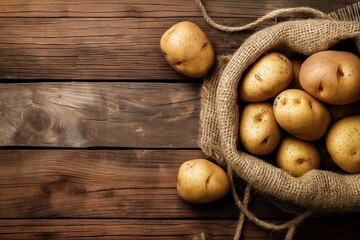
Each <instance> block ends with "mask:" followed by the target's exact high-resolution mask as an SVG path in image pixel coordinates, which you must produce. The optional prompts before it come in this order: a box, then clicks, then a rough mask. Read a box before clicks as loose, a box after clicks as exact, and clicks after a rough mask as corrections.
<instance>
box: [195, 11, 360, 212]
mask: <svg viewBox="0 0 360 240" xmlns="http://www.w3.org/2000/svg"><path fill="white" fill-rule="evenodd" d="M354 6H355V5H354ZM358 6H359V4H357V5H356V8H357V9H358ZM355 10H356V9H355ZM355 10H353V9H352V10H351V11H352V13H353V14H352V15H351V18H350V19H346V17H347V15H346V14H343V15H344V16H341V15H340V14H332V15H330V16H331V19H307V20H294V21H287V22H283V23H278V24H276V25H274V26H271V27H267V28H265V29H263V30H261V31H258V32H256V33H254V34H253V35H252V36H250V37H249V38H248V39H247V40H246V41H245V42H244V43H243V44H242V45H241V46H240V47H239V49H238V50H237V51H236V52H235V53H234V54H233V55H232V56H218V57H217V62H216V65H215V66H214V68H213V69H212V71H211V72H210V73H209V75H208V76H207V77H205V79H204V82H203V86H202V89H201V100H202V104H201V112H200V134H199V146H200V147H201V149H202V150H203V152H204V153H205V154H206V155H207V156H209V158H212V159H215V160H216V161H217V162H218V163H219V164H220V165H222V166H224V167H227V168H230V169H231V172H230V173H229V174H230V175H231V174H233V173H234V174H236V175H237V176H238V177H240V178H241V179H243V180H244V181H246V182H247V183H248V184H249V185H250V186H251V188H252V189H255V190H256V191H257V192H260V193H262V194H265V195H266V196H269V198H270V199H272V200H274V201H275V202H276V203H277V204H279V205H283V207H284V208H285V209H290V208H289V206H295V209H310V210H311V211H314V210H315V211H319V212H323V213H343V212H358V211H360V174H340V173H335V172H331V171H325V170H312V171H310V172H308V173H307V174H305V175H303V176H302V177H299V178H295V177H292V176H290V175H289V174H288V173H286V172H284V171H283V170H281V169H279V168H278V167H276V166H274V165H272V164H270V163H268V162H266V161H264V160H263V159H261V158H258V157H255V156H253V155H251V154H247V153H245V152H242V151H240V150H239V147H238V144H239V141H238V127H239V116H240V114H241V107H242V106H241V105H239V99H238V85H239V82H240V81H241V77H242V75H243V73H244V71H245V70H246V69H247V68H248V67H249V66H250V65H251V64H253V63H254V62H255V61H256V60H257V59H258V58H259V57H261V56H262V55H263V54H266V53H267V52H270V51H287V52H292V53H295V54H301V55H311V54H313V53H316V52H318V51H322V50H327V49H330V48H332V47H333V46H334V45H336V44H337V43H339V42H341V41H343V40H350V41H353V42H354V43H355V44H356V46H357V47H358V51H359V47H360V17H358V16H359V11H355ZM340 13H341V11H340ZM328 16H329V15H328ZM348 18H349V17H348ZM344 20H352V21H344ZM357 53H359V52H357ZM359 71H360V69H359ZM359 144H360V143H359ZM230 177H231V176H230ZM233 193H234V191H233ZM235 194H236V193H235ZM236 197H237V196H236ZM237 200H239V199H237ZM292 209H294V208H292ZM241 210H242V211H248V209H247V208H246V207H244V206H243V205H241ZM250 215H251V214H250ZM308 215H309V214H305V215H304V217H305V216H308ZM247 216H248V215H247Z"/></svg>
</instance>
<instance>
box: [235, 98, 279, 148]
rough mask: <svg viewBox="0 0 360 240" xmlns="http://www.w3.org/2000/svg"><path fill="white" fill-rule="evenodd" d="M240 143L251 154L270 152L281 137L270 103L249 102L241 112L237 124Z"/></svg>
mask: <svg viewBox="0 0 360 240" xmlns="http://www.w3.org/2000/svg"><path fill="white" fill-rule="evenodd" d="M239 137H240V141H241V143H242V145H243V146H244V147H245V149H246V150H248V151H249V152H250V153H252V154H257V155H265V154H268V153H270V152H272V151H273V150H274V149H275V148H276V146H277V145H278V143H279V142H280V138H281V130H280V126H279V125H278V123H277V122H276V119H275V116H274V112H273V107H272V105H271V103H268V102H261V103H250V104H248V105H247V106H246V107H245V108H244V110H243V112H242V114H241V119H240V125H239Z"/></svg>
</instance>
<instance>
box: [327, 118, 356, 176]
mask: <svg viewBox="0 0 360 240" xmlns="http://www.w3.org/2000/svg"><path fill="white" fill-rule="evenodd" d="M326 149H327V150H328V152H329V153H330V156H331V158H332V160H333V161H334V162H335V163H336V164H337V165H338V166H339V167H341V168H342V169H343V170H345V171H347V172H349V173H360V115H355V116H350V117H346V118H343V119H341V120H339V121H338V122H336V123H334V124H333V125H332V126H331V128H330V129H329V131H328V133H327V135H326Z"/></svg>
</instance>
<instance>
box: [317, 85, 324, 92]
mask: <svg viewBox="0 0 360 240" xmlns="http://www.w3.org/2000/svg"><path fill="white" fill-rule="evenodd" d="M317 90H318V92H319V93H320V92H322V91H323V90H324V89H323V86H322V84H321V82H319V86H318V87H317Z"/></svg>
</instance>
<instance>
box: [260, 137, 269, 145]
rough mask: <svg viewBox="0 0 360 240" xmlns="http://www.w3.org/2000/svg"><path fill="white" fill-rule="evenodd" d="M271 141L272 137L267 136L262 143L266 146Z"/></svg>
mask: <svg viewBox="0 0 360 240" xmlns="http://www.w3.org/2000/svg"><path fill="white" fill-rule="evenodd" d="M269 140H270V136H267V137H266V138H264V140H262V141H261V144H264V145H266V144H268V142H269Z"/></svg>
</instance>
